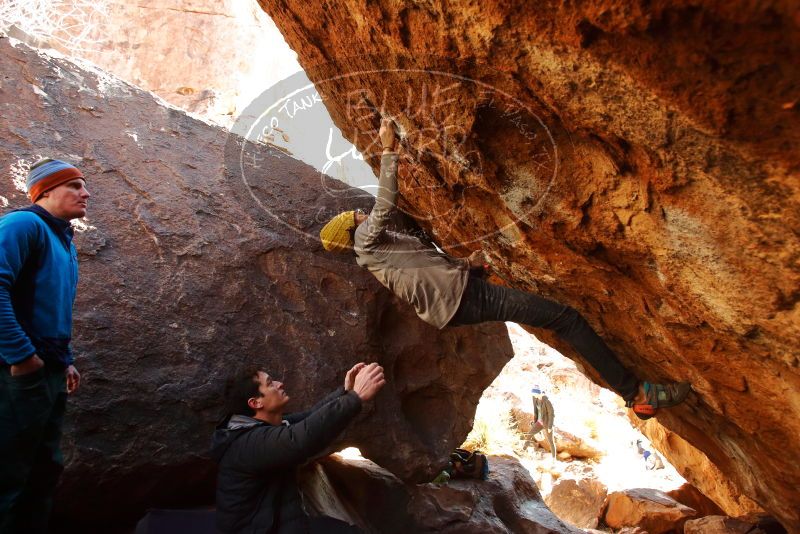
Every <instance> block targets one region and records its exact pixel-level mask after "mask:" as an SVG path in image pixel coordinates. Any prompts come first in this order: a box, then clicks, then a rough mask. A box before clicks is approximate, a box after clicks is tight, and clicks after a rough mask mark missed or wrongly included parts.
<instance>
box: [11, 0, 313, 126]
mask: <svg viewBox="0 0 800 534" xmlns="http://www.w3.org/2000/svg"><path fill="white" fill-rule="evenodd" d="M87 4H88V3H87ZM39 9H40V11H39V12H38V13H37V14H38V15H39V16H42V17H45V18H47V19H48V22H49V23H50V25H42V27H37V25H36V24H35V22H32V21H30V20H22V21H18V24H19V25H20V26H22V27H23V28H26V27H27V26H33V28H31V29H33V30H37V31H39V32H41V31H44V30H47V29H50V35H43V36H42V39H43V41H40V42H39V45H40V46H47V47H53V48H56V49H57V50H60V51H62V52H64V53H68V54H70V55H73V56H75V57H79V58H82V59H86V60H89V61H91V62H92V63H94V64H95V65H97V66H99V67H100V68H102V69H104V70H106V71H108V72H110V73H112V74H115V75H116V76H119V77H120V78H122V79H124V80H127V81H129V82H131V83H133V84H135V85H137V86H139V87H142V88H144V89H146V90H149V91H152V92H154V93H156V94H157V95H158V96H160V97H161V98H163V99H164V100H166V101H167V102H169V103H171V104H173V105H175V106H178V107H180V108H182V109H186V110H189V111H192V112H195V113H199V114H201V115H204V116H207V117H211V118H213V119H214V120H215V121H217V122H218V123H222V124H228V123H230V122H232V121H233V119H234V116H233V115H235V112H236V111H237V106H239V109H238V111H239V112H241V106H242V105H243V104H246V103H247V102H243V101H242V97H243V96H245V95H244V94H243V92H244V93H246V92H248V91H251V92H252V91H256V92H258V91H260V90H264V89H265V88H266V87H267V86H268V85H270V84H271V83H274V82H275V81H277V80H279V79H281V77H285V76H289V75H291V74H294V73H295V72H297V71H298V70H299V66H298V65H297V61H296V58H295V56H294V53H293V52H291V50H289V49H288V47H286V46H285V45H283V44H282V43H281V42H280V34H279V33H278V30H277V29H276V28H275V25H274V23H273V22H272V21H271V20H269V17H267V16H266V15H264V13H263V11H261V10H260V9H259V8H258V5H256V4H255V3H250V2H241V1H236V0H222V1H208V0H168V1H157V2H156V1H153V0H143V1H139V2H109V1H108V0H98V1H97V2H95V3H94V4H91V5H76V3H74V2H58V3H53V4H52V5H50V6H46V7H45V6H41V7H40V8H39ZM20 11H23V10H22V8H20ZM11 14H14V10H13V9H12V10H11ZM56 21H60V22H61V24H58V23H57V22H56ZM48 26H51V27H49V28H48ZM12 35H13V30H12ZM276 39H277V40H276ZM255 58H258V64H257V63H256V59H255ZM253 96H255V94H252V95H250V97H253Z"/></svg>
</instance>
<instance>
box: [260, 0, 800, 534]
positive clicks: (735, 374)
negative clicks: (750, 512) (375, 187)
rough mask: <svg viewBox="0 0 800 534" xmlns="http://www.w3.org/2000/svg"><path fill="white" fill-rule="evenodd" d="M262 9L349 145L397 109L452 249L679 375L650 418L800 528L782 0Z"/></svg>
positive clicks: (412, 200)
mask: <svg viewBox="0 0 800 534" xmlns="http://www.w3.org/2000/svg"><path fill="white" fill-rule="evenodd" d="M260 3H261V5H262V7H263V8H264V9H265V11H267V12H268V13H269V14H270V15H271V16H272V17H273V19H274V20H275V22H276V24H277V25H278V27H279V28H280V29H281V31H282V33H283V34H284V36H285V37H286V39H287V41H288V42H289V44H290V46H291V47H292V48H293V49H294V50H295V51H297V52H298V55H299V58H300V62H301V64H302V65H303V66H304V67H305V68H306V69H307V70H308V73H309V75H310V77H311V79H312V80H313V81H314V82H315V83H316V84H317V88H318V89H319V91H320V93H321V94H322V95H323V98H324V99H325V101H326V105H327V107H328V109H329V110H330V112H331V115H332V116H333V118H334V121H336V123H337V124H338V126H339V127H340V128H341V129H342V131H343V133H344V135H345V136H346V137H348V138H349V139H351V140H352V141H353V142H354V143H355V144H356V145H357V146H358V147H359V149H362V150H365V149H366V148H367V144H368V142H369V140H370V139H372V138H373V136H372V135H371V134H370V131H371V130H374V129H375V128H376V127H377V123H378V116H379V115H380V114H381V113H384V114H387V115H391V116H393V117H394V118H396V120H397V123H398V125H399V129H400V131H401V133H402V134H403V135H404V136H405V139H404V147H405V157H404V163H403V164H402V168H401V183H400V190H401V195H402V201H401V206H402V207H404V208H406V209H407V210H408V211H409V212H411V213H412V214H414V215H415V216H416V218H417V219H418V220H419V221H420V222H421V223H422V224H423V225H424V226H426V228H427V229H429V230H430V232H431V233H432V234H433V235H434V236H435V238H436V239H437V240H438V242H439V243H440V244H441V245H442V246H443V247H444V248H445V249H447V250H449V251H450V252H452V253H454V254H466V253H467V252H468V251H470V250H473V249H477V248H479V247H482V248H483V249H484V250H486V251H487V252H488V254H489V256H490V258H491V261H492V264H493V267H494V270H495V273H496V275H497V280H500V281H503V282H505V283H507V284H509V285H513V286H515V287H518V288H522V289H528V290H535V291H537V292H539V293H541V294H543V295H545V296H548V297H551V298H554V299H556V300H559V301H562V302H564V303H567V304H570V305H572V306H574V307H575V308H577V309H578V310H579V311H581V312H582V313H583V314H584V315H585V316H586V317H587V318H588V319H589V321H590V322H591V323H592V324H593V325H594V326H595V327H596V328H597V330H598V331H600V332H601V334H603V335H604V337H605V338H606V339H607V340H608V341H609V343H610V344H611V345H612V346H613V348H614V349H616V350H617V351H618V353H619V355H620V358H621V359H622V360H623V361H624V362H625V363H626V364H627V365H629V366H630V367H632V368H634V369H635V370H636V372H637V373H638V374H639V375H640V376H641V377H642V378H647V379H662V380H664V379H671V380H689V381H691V382H692V384H693V386H694V389H695V394H694V395H693V396H692V397H691V399H690V401H689V402H688V403H687V404H686V405H685V406H684V407H681V408H679V409H675V410H673V411H670V412H664V413H663V414H661V415H660V416H659V420H660V421H661V422H662V423H663V424H664V425H665V426H666V427H667V428H669V429H671V430H672V431H674V432H677V433H678V434H680V435H681V436H683V437H684V438H685V439H686V440H687V441H688V442H689V443H691V444H692V445H694V446H695V447H697V448H698V449H700V450H702V451H703V452H704V453H705V454H706V455H707V456H708V458H709V460H710V461H711V462H712V463H713V464H715V465H716V466H717V467H718V468H719V469H720V471H721V472H722V473H723V474H724V475H725V476H726V477H728V478H729V479H730V480H732V481H733V482H734V483H735V484H736V485H737V486H738V487H739V488H740V489H741V491H743V492H744V493H745V494H747V495H748V496H750V497H751V498H752V499H754V500H755V501H756V502H758V503H759V504H760V505H762V506H763V507H764V508H765V509H766V510H768V511H769V512H771V513H773V514H774V515H775V516H777V517H779V518H781V521H782V522H783V523H784V525H785V526H787V527H788V528H789V529H790V530H797V529H800V512H798V510H800V492H798V491H797V488H798V487H800V463H798V462H797V461H796V454H794V453H790V454H787V451H796V450H798V449H800V418H798V417H797V415H798V413H800V393H799V392H800V372H798V365H800V361H799V360H798V354H799V353H800V351H799V350H798V345H799V344H800V342H799V340H800V308H798V304H797V303H798V300H800V291H798V287H800V265H799V264H798V257H800V243H798V229H800V206H799V204H800V195H798V190H800V186H798V168H799V167H800V150H799V149H798V148H800V147H799V145H800V143H798V141H799V140H800V138H799V137H798V136H800V128H798V126H799V124H798V122H799V121H798V109H800V108H798V102H797V99H798V98H799V97H798V93H797V83H798V79H800V63H798V62H797V61H796V58H797V57H798V53H799V52H800V32H798V25H799V24H800V21H798V18H797V13H796V9H795V8H794V7H793V3H792V2H786V1H778V0H775V1H768V2H759V3H750V2H743V1H741V0H735V1H731V2H704V3H699V2H687V1H679V0H675V1H664V0H659V1H656V2H637V1H634V0H599V1H597V2H592V3H591V4H587V3H578V4H574V3H567V4H563V3H561V2H554V1H549V0H547V1H543V2H535V3H522V2H520V3H500V2H467V1H463V2H457V3H447V2H441V1H437V0H432V1H429V2H416V3H408V4H407V3H393V2H386V1H376V2H369V3H365V2H359V1H355V0H345V1H341V2H337V3H335V4H331V3H318V4H315V3H308V2H300V1H298V0H260ZM556 346H557V347H558V348H559V349H564V350H565V352H566V353H567V354H573V353H571V352H569V351H568V350H566V349H565V347H563V346H561V345H556ZM595 378H597V377H595ZM672 461H673V463H676V464H679V463H680V462H678V461H676V460H675V459H672ZM690 478H691V476H690ZM693 482H696V481H693Z"/></svg>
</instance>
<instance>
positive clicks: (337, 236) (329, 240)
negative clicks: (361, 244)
mask: <svg viewBox="0 0 800 534" xmlns="http://www.w3.org/2000/svg"><path fill="white" fill-rule="evenodd" d="M355 214H356V212H355V211H344V212H342V213H340V214H339V215H337V216H336V217H334V218H333V219H331V220H330V221H328V224H326V225H325V226H323V227H322V230H320V231H319V239H320V241H322V246H323V248H325V250H327V251H328V252H347V251H348V250H350V249H352V248H353V234H352V230H353V229H354V228H355V227H356V218H355Z"/></svg>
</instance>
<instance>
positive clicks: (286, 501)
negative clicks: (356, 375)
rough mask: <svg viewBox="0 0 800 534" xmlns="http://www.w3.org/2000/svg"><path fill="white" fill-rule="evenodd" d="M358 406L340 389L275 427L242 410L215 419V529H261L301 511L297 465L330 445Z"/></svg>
mask: <svg viewBox="0 0 800 534" xmlns="http://www.w3.org/2000/svg"><path fill="white" fill-rule="evenodd" d="M360 410H361V399H359V397H358V395H356V394H355V393H353V392H352V391H347V392H346V391H345V390H344V388H339V389H338V390H336V391H335V392H333V393H332V394H330V395H328V396H327V397H326V398H325V399H323V400H322V401H321V402H320V403H318V404H317V405H316V406H314V407H313V408H312V409H311V410H309V411H308V412H302V413H297V414H289V415H286V416H284V420H283V424H281V425H278V426H274V425H271V424H269V423H267V422H264V421H261V420H258V419H253V418H252V417H247V416H244V415H234V416H232V417H228V418H226V419H225V420H224V421H223V422H222V423H220V425H219V426H218V427H217V430H216V431H215V432H214V437H213V441H212V445H211V457H212V458H213V459H214V460H215V461H216V462H217V463H218V464H219V469H218V473H217V528H218V529H219V531H220V532H223V533H225V534H228V533H248V534H250V533H253V534H255V533H258V534H264V533H266V532H267V531H269V530H270V528H272V527H273V525H276V524H282V523H285V522H287V521H290V520H292V519H295V518H297V517H299V516H302V515H304V512H303V509H302V506H301V498H300V493H299V491H298V489H297V484H296V482H295V470H296V468H297V467H298V466H300V465H302V464H303V463H305V462H307V461H308V460H310V459H312V458H313V457H314V456H316V455H318V454H320V453H321V452H323V451H324V450H325V449H326V448H327V447H328V446H329V445H331V443H332V442H333V440H334V439H336V436H338V435H339V434H340V433H341V432H342V431H343V430H344V429H345V427H346V426H347V424H348V423H349V422H350V421H351V420H352V419H353V418H354V417H355V416H356V415H358V413H359V411H360Z"/></svg>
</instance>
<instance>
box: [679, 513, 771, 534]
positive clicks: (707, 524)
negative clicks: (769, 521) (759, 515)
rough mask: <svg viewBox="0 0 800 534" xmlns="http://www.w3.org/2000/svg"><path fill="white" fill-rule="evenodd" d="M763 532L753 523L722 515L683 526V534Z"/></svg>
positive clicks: (754, 533) (748, 533)
mask: <svg viewBox="0 0 800 534" xmlns="http://www.w3.org/2000/svg"><path fill="white" fill-rule="evenodd" d="M763 532H764V531H763V530H761V529H760V528H757V527H755V526H754V525H753V524H752V523H747V522H745V521H740V520H738V519H734V518H732V517H725V516H720V515H710V516H707V517H702V518H700V519H692V520H689V521H687V522H686V523H685V524H684V525H683V534H762V533H763Z"/></svg>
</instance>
